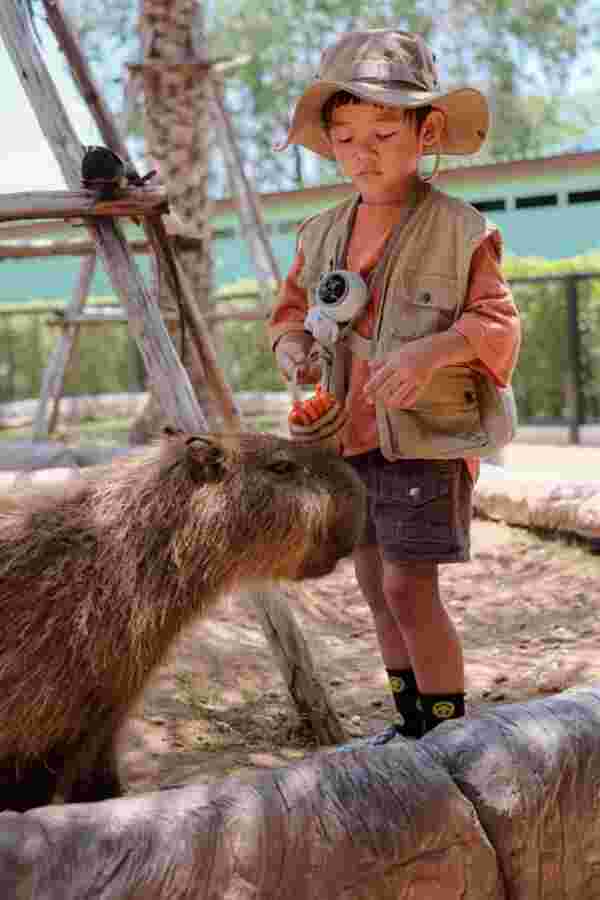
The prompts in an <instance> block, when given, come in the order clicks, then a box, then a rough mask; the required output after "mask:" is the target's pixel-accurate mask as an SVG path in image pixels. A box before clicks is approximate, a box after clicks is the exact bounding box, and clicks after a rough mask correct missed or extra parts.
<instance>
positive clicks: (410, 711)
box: [387, 669, 423, 738]
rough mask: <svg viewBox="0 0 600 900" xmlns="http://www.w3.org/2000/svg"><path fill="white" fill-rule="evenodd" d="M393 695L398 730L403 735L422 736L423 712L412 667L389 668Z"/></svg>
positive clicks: (388, 672) (395, 723)
mask: <svg viewBox="0 0 600 900" xmlns="http://www.w3.org/2000/svg"><path fill="white" fill-rule="evenodd" d="M387 674H388V679H389V682H390V687H391V689H392V696H393V698H394V703H395V704H396V709H397V711H398V716H397V718H396V720H395V722H394V725H395V727H396V731H397V733H398V734H401V735H402V736H403V737H414V738H420V737H421V735H422V734H423V714H422V713H421V711H420V709H419V707H418V700H419V688H418V687H417V682H416V679H415V673H414V672H413V670H412V669H388V670H387Z"/></svg>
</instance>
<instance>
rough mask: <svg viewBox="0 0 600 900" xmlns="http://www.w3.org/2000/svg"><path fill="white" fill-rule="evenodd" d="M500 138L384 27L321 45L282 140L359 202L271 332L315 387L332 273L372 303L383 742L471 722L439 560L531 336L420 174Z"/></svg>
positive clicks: (326, 239) (307, 247)
mask: <svg viewBox="0 0 600 900" xmlns="http://www.w3.org/2000/svg"><path fill="white" fill-rule="evenodd" d="M488 127H489V116H488V107H487V102H486V100H485V98H484V97H483V95H482V94H480V93H479V91H476V90H474V89H472V88H462V89H457V90H453V91H449V92H444V91H442V89H441V88H440V85H439V79H438V75H437V71H436V67H435V61H434V57H433V56H432V54H431V52H430V51H429V49H428V48H427V46H426V45H425V43H424V42H423V40H422V38H421V37H420V36H419V35H416V34H410V33H406V32H402V31H396V30H391V29H390V30H384V29H381V30H374V31H362V32H353V33H349V34H345V35H344V36H343V37H341V38H340V39H339V40H338V42H337V43H336V44H335V45H333V46H332V47H331V48H329V49H328V50H326V51H325V53H324V54H323V56H322V60H321V68H320V72H319V75H318V76H317V78H316V79H315V81H314V83H313V84H312V85H310V86H309V87H308V89H307V90H306V91H305V92H304V94H303V95H302V97H301V98H300V100H299V102H298V104H297V106H296V109H295V112H294V115H293V119H292V124H291V127H290V131H289V135H288V140H287V143H286V146H287V145H288V144H294V143H295V144H301V145H303V146H305V147H308V148H309V149H311V150H313V151H314V152H316V153H318V154H320V155H321V156H324V157H326V158H328V159H335V160H336V161H337V163H338V166H339V168H340V169H341V172H342V173H343V174H344V175H345V176H346V177H348V178H349V179H350V180H351V181H352V184H353V187H354V188H355V191H356V193H355V194H354V195H353V196H352V197H351V198H350V199H349V200H346V201H344V202H343V203H341V204H339V205H338V206H336V207H334V208H333V209H330V210H327V211H325V212H324V213H321V214H319V215H317V216H315V217H313V218H312V219H309V220H308V221H307V222H305V223H304V224H303V226H302V227H301V229H300V235H299V242H298V249H297V255H296V258H295V261H294V263H293V265H292V268H291V270H290V272H289V274H288V277H287V279H286V281H285V283H284V286H283V290H282V293H281V296H280V299H279V301H278V303H277V305H276V307H275V309H274V311H273V313H272V316H271V320H270V326H269V327H270V333H271V338H272V345H273V348H274V350H275V353H276V358H277V362H278V365H279V367H280V368H281V370H282V371H283V373H284V374H285V376H286V377H287V378H290V379H291V378H296V379H297V380H298V381H300V382H303V383H311V382H315V381H317V380H318V379H319V375H320V372H319V370H318V368H315V365H314V363H313V362H311V357H310V351H311V347H312V346H313V337H312V335H311V334H310V333H308V332H307V331H305V329H304V319H305V316H306V313H307V309H308V305H309V303H310V302H311V301H312V298H313V295H314V292H315V289H316V286H317V284H318V282H319V278H320V276H321V275H322V274H323V273H324V272H327V271H329V270H331V269H346V270H350V271H352V272H355V273H358V274H360V275H361V276H362V278H363V279H364V280H365V281H366V283H367V286H368V290H369V301H368V304H367V306H366V307H365V309H364V311H363V312H362V313H361V314H359V317H358V319H357V320H356V321H355V322H354V323H353V331H352V334H351V336H350V338H349V339H347V340H346V341H345V345H346V347H347V348H348V351H349V352H347V363H346V371H345V380H346V386H345V396H344V398H343V402H344V404H345V413H346V419H345V424H344V425H343V430H342V432H341V434H340V452H342V453H343V455H344V456H345V457H346V458H347V459H348V461H349V462H350V463H351V464H353V465H354V466H355V467H356V469H357V471H358V472H359V473H360V474H361V476H362V477H363V478H364V480H365V482H366V485H367V489H368V492H369V506H370V515H369V520H368V524H367V528H366V531H365V535H364V539H363V541H362V543H361V544H360V545H359V546H358V548H357V549H356V552H355V567H356V575H357V579H358V582H359V584H360V587H361V590H362V592H363V594H364V596H365V598H366V599H367V601H368V603H369V605H370V607H371V610H372V614H373V617H374V623H375V628H376V632H377V637H378V641H379V645H380V649H381V654H382V657H383V661H384V664H385V667H386V669H387V674H388V678H389V683H390V686H391V690H392V693H393V697H394V701H395V705H396V709H397V719H396V720H395V722H394V723H393V724H391V725H390V726H389V727H388V728H387V729H386V730H385V731H384V732H383V733H382V734H380V735H378V736H376V737H375V738H374V740H373V742H374V743H375V744H381V743H385V742H387V741H388V740H390V739H392V738H394V737H396V735H401V736H404V737H408V738H411V737H412V738H418V737H420V736H421V735H422V734H423V733H425V732H427V731H428V730H430V729H431V728H433V727H435V726H436V725H437V724H439V723H440V722H442V721H446V720H448V719H454V718H459V717H461V716H463V715H464V666H463V654H462V647H461V642H460V638H459V636H458V634H457V631H456V629H455V627H454V625H453V623H452V621H451V619H450V617H449V615H448V613H447V611H446V609H445V607H444V605H443V603H442V600H441V599H440V593H439V582H438V565H439V564H440V563H450V562H463V561H465V560H468V559H469V534H470V524H471V494H472V485H473V481H474V479H475V478H476V477H477V473H478V459H477V457H478V456H481V455H484V453H483V450H482V447H483V446H484V445H485V438H484V437H483V436H482V425H481V418H480V408H479V403H478V396H479V394H478V391H477V385H478V383H479V381H478V379H479V380H481V379H482V378H483V377H484V376H485V377H487V378H492V379H493V380H494V381H495V383H496V384H498V385H500V386H506V385H507V384H508V383H509V381H510V378H511V374H512V372H513V369H514V366H515V363H516V358H517V353H518V346H519V339H520V330H519V318H518V313H517V310H516V308H515V306H514V303H513V301H512V298H511V295H510V291H509V289H508V287H507V285H506V282H505V280H504V278H503V276H502V272H501V269H500V259H501V252H502V251H501V238H500V235H499V233H498V231H497V230H496V229H495V228H493V227H491V226H489V225H488V224H487V223H486V221H485V219H484V218H483V216H481V215H480V214H479V213H478V212H477V210H475V209H474V208H473V207H470V206H468V205H467V204H466V203H463V202H462V201H459V200H457V199H454V198H451V197H449V196H448V195H446V194H444V193H443V192H441V191H439V190H434V189H433V188H432V187H431V186H430V185H429V184H428V183H427V179H424V178H422V177H420V175H419V164H420V161H421V158H422V157H423V156H424V155H426V154H437V157H438V161H439V155H440V154H470V153H474V152H476V151H477V150H478V149H479V148H480V146H481V144H482V143H483V141H484V139H485V137H486V134H487V131H488Z"/></svg>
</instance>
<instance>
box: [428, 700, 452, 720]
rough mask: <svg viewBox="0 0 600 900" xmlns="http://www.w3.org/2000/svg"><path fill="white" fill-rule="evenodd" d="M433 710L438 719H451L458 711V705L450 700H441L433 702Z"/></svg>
mask: <svg viewBox="0 0 600 900" xmlns="http://www.w3.org/2000/svg"><path fill="white" fill-rule="evenodd" d="M431 712H432V713H433V715H434V716H435V717H436V719H451V718H452V716H453V715H454V714H455V712H456V706H455V705H454V703H451V702H450V701H449V700H440V701H439V702H438V703H434V704H433V706H432V707H431Z"/></svg>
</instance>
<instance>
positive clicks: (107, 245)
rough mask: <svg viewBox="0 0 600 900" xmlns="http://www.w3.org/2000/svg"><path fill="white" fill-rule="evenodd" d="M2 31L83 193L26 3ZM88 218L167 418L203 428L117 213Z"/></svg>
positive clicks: (0, 22)
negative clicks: (116, 216)
mask: <svg viewBox="0 0 600 900" xmlns="http://www.w3.org/2000/svg"><path fill="white" fill-rule="evenodd" d="M0 36H1V37H2V39H3V41H4V45H5V47H6V49H7V51H8V54H9V56H10V58H11V60H12V62H13V65H14V67H15V71H16V72H17V75H18V77H19V80H20V82H21V85H22V87H23V90H24V91H25V94H26V95H27V98H28V100H29V102H30V104H31V107H32V109H33V111H34V113H35V115H36V117H37V120H38V122H39V125H40V127H41V130H42V132H43V134H44V136H45V138H46V140H47V141H48V143H49V145H50V147H51V148H52V150H53V152H54V155H55V157H56V160H57V162H58V164H59V167H60V169H61V172H62V175H63V177H64V179H65V182H66V184H67V187H68V188H69V189H70V190H71V191H74V192H75V193H76V194H78V195H79V194H80V188H81V162H82V159H83V153H84V148H83V145H82V143H81V141H80V140H79V139H78V137H77V135H76V133H75V131H74V129H73V126H72V125H71V122H70V120H69V117H68V115H67V112H66V110H65V108H64V106H63V103H62V101H61V99H60V97H59V95H58V92H57V90H56V87H55V85H54V82H53V81H52V78H51V77H50V74H49V72H48V69H47V67H46V64H45V62H44V60H43V58H42V56H41V53H40V49H39V47H38V44H37V43H36V41H35V38H34V35H33V33H32V28H31V22H30V20H29V15H28V11H27V9H26V7H25V5H24V4H23V3H21V2H15V0H5V2H3V3H2V4H0ZM140 190H142V189H140ZM88 199H89V198H88ZM32 218H33V216H32ZM35 218H39V216H36V217H35ZM86 224H87V227H88V229H89V232H90V235H91V237H92V239H93V240H94V242H95V244H96V246H97V248H98V253H99V256H100V257H101V259H102V262H103V264H104V267H105V269H106V271H107V273H108V275H109V277H110V279H111V282H112V284H113V287H114V289H115V293H116V294H117V296H118V297H119V299H120V301H121V303H122V304H123V306H124V308H126V309H127V313H128V319H129V328H130V332H131V334H132V336H133V337H134V339H135V340H136V342H137V344H138V347H139V349H140V352H141V354H142V357H143V359H144V364H145V367H146V371H147V373H148V377H149V378H150V379H151V381H152V383H153V385H154V386H155V389H156V391H157V393H158V395H159V397H160V402H161V405H162V407H163V410H164V412H165V414H166V416H167V418H168V419H169V420H170V421H171V422H172V424H173V425H174V426H175V427H177V428H181V429H183V430H185V431H202V430H205V428H206V419H205V417H204V415H203V414H202V411H201V409H200V407H199V405H198V403H197V401H196V398H195V395H194V392H193V390H192V387H191V385H190V381H189V378H188V376H187V373H186V371H185V369H184V368H183V366H182V364H181V362H180V360H179V358H178V356H177V353H176V351H175V348H174V347H173V344H172V342H171V339H170V337H169V335H168V332H167V329H166V327H165V324H164V322H163V321H162V318H161V316H160V313H159V311H158V308H157V305H156V302H155V301H154V300H153V298H152V297H151V295H150V293H149V292H148V289H147V287H146V285H145V283H144V278H143V276H142V274H141V272H140V271H139V269H138V267H137V266H136V264H135V261H134V260H133V259H132V257H131V254H130V253H129V249H128V246H127V241H126V239H125V236H124V234H123V231H122V228H121V227H120V225H119V224H118V222H117V221H116V220H115V219H114V218H108V217H107V216H98V217H94V216H92V215H91V214H90V215H89V219H88V218H87V217H86Z"/></svg>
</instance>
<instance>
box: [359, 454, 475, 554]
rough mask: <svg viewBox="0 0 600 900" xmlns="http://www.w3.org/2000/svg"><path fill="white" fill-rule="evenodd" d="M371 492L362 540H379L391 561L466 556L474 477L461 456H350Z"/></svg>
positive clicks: (374, 542) (369, 492)
mask: <svg viewBox="0 0 600 900" xmlns="http://www.w3.org/2000/svg"><path fill="white" fill-rule="evenodd" d="M345 459H346V462H348V463H349V464H350V465H351V466H353V468H354V469H355V470H356V472H357V473H358V474H359V475H360V477H361V478H362V480H363V482H364V484H365V486H366V488H367V497H368V513H367V521H366V525H365V531H364V534H363V537H362V539H361V540H359V545H363V546H365V545H373V544H377V545H378V546H379V547H380V548H381V551H382V554H383V557H384V559H386V560H387V561H388V562H397V563H403V562H419V561H428V562H439V563H451V562H466V561H467V560H468V559H469V558H470V537H471V517H472V502H473V501H472V495H473V482H472V479H471V476H470V474H469V470H468V469H467V466H466V464H465V462H464V461H463V460H462V459H449V460H440V459H402V460H397V461H396V462H389V461H388V460H387V459H386V458H385V457H384V456H383V454H382V453H381V451H380V450H370V451H369V452H368V453H361V454H359V455H358V456H347V457H346V458H345Z"/></svg>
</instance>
